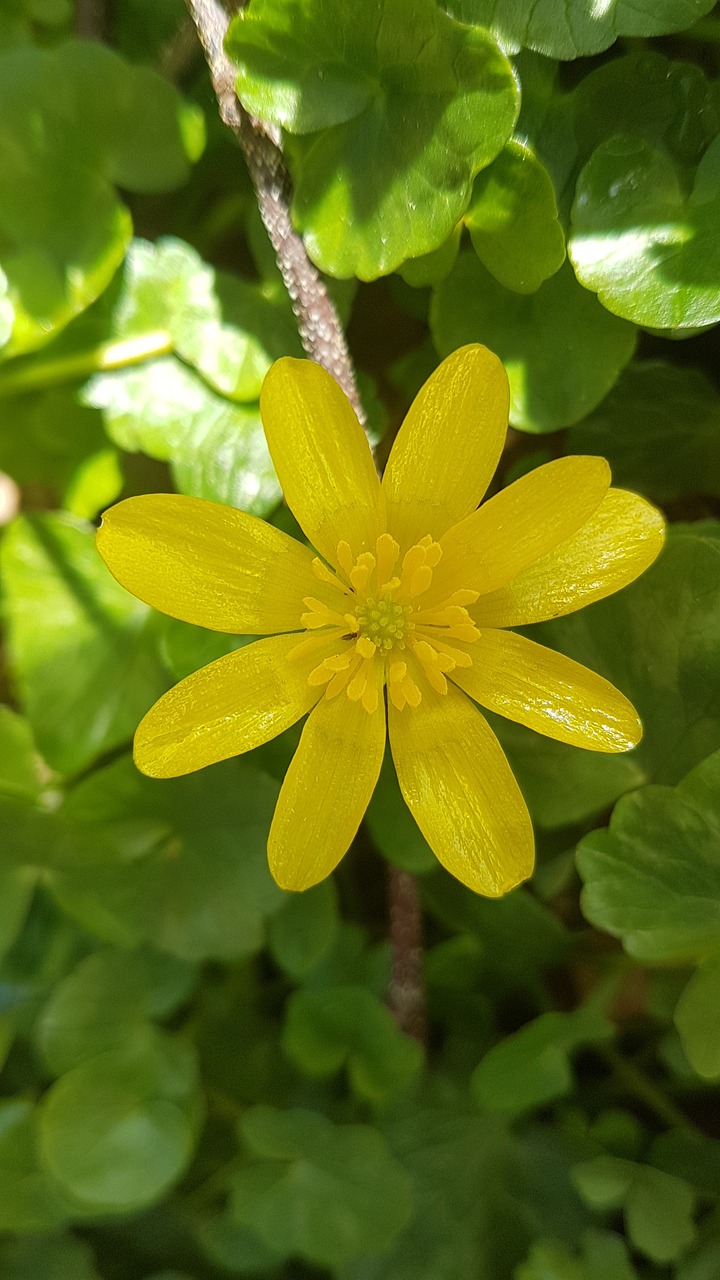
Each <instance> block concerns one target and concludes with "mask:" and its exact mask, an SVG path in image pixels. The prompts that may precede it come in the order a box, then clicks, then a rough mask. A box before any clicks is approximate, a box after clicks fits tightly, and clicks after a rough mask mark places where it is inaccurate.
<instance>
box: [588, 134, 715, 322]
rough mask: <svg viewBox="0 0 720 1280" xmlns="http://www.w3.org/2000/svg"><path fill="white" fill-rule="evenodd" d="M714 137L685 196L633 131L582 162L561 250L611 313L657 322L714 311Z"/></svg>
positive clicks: (702, 317)
mask: <svg viewBox="0 0 720 1280" xmlns="http://www.w3.org/2000/svg"><path fill="white" fill-rule="evenodd" d="M719 216H720V138H718V139H716V140H715V142H713V143H712V144H711V146H710V147H709V148H708V150H707V152H706V153H705V155H704V156H703V159H702V160H701V162H700V165H699V167H698V171H697V174H696V176H695V184H694V187H693V189H692V191H691V193H690V195H688V196H687V197H686V196H685V194H684V191H683V186H682V183H681V178H680V175H679V174H678V173H677V171H676V169H675V168H674V166H673V164H672V161H671V160H670V159H669V158H668V156H667V155H665V154H664V153H663V152H661V151H659V150H657V149H656V148H654V147H652V146H650V145H649V144H647V143H645V142H642V141H640V140H639V139H637V138H634V137H629V136H625V137H618V138H613V139H611V140H610V141H609V142H606V143H604V144H603V145H602V146H601V147H598V149H597V151H596V152H595V153H594V155H593V156H592V157H591V159H590V160H589V162H588V164H587V165H586V166H585V168H584V169H583V171H582V173H581V175H580V178H579V180H578V185H577V189H576V194H575V203H574V205H573V212H572V235H571V238H570V242H569V246H568V248H569V253H570V257H571V259H572V262H573V266H574V268H575V271H576V272H577V276H578V279H579V280H580V282H581V283H582V284H583V285H585V287H586V288H587V289H592V290H593V291H594V292H595V293H597V295H598V297H599V299H600V301H601V302H602V303H603V305H604V306H606V307H607V308H608V309H609V310H610V311H613V312H614V313H615V314H616V315H619V316H624V317H625V318H626V319H628V320H633V321H635V323H636V324H642V325H649V326H651V327H653V328H656V329H687V328H696V327H698V326H704V325H709V324H715V323H717V321H718V320H720V284H719V283H718V277H719V276H720V246H718V241H717V236H716V234H715V232H716V227H717V221H718V217H719Z"/></svg>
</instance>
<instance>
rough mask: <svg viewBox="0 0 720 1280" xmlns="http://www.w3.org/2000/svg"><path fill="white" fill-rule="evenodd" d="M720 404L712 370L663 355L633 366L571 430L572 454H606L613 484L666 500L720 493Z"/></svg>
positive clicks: (570, 444)
mask: <svg viewBox="0 0 720 1280" xmlns="http://www.w3.org/2000/svg"><path fill="white" fill-rule="evenodd" d="M718 440H720V404H719V403H718V395H717V391H716V390H715V388H714V387H713V386H712V384H711V382H710V381H709V380H708V379H707V378H706V376H705V375H704V374H703V373H701V372H700V371H699V370H696V369H683V368H680V367H678V366H677V365H674V364H667V363H665V362H664V361H660V360H647V361H643V362H642V363H639V364H631V365H628V367H627V369H625V370H624V371H623V372H622V373H621V375H620V378H619V380H618V382H617V383H616V385H615V386H614V387H613V389H612V391H611V392H610V394H609V395H608V396H607V397H606V399H605V400H603V402H602V404H601V405H600V406H599V407H598V408H597V409H596V410H595V412H594V413H593V414H591V415H590V416H589V417H588V418H586V419H585V420H584V421H583V422H580V423H578V424H577V425H576V426H575V427H573V428H572V429H571V431H570V434H569V436H568V441H567V449H568V453H593V454H600V455H601V456H602V457H605V458H607V460H608V462H609V463H610V465H611V467H612V471H613V483H614V484H616V485H617V486H619V487H621V488H630V489H633V490H635V491H638V492H640V493H642V494H645V495H646V496H647V497H648V498H652V499H654V500H655V501H656V502H667V501H671V500H672V499H673V498H679V497H682V496H683V495H685V494H695V493H708V494H713V495H720V455H719V452H718Z"/></svg>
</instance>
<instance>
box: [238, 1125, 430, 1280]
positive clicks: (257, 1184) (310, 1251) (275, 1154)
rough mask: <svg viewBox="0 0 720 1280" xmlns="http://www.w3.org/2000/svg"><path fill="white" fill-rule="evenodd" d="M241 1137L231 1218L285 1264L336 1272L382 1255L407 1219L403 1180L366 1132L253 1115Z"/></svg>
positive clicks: (380, 1143)
mask: <svg viewBox="0 0 720 1280" xmlns="http://www.w3.org/2000/svg"><path fill="white" fill-rule="evenodd" d="M241 1132H242V1137H243V1140H244V1143H245V1145H246V1147H247V1149H248V1151H249V1153H250V1155H251V1157H252V1163H248V1164H247V1165H246V1166H245V1167H241V1168H240V1170H239V1171H238V1172H237V1173H236V1174H235V1176H234V1178H233V1182H232V1192H231V1214H232V1217H233V1219H234V1221H235V1222H236V1223H237V1224H238V1225H239V1226H241V1227H242V1226H244V1227H250V1228H252V1230H253V1231H255V1232H256V1233H257V1235H258V1236H259V1237H260V1239H261V1240H263V1241H264V1242H265V1243H266V1244H267V1245H268V1246H270V1247H271V1248H272V1249H274V1250H276V1251H277V1252H278V1253H281V1254H282V1255H284V1256H285V1257H288V1256H292V1255H299V1256H300V1257H303V1258H306V1259H307V1260H308V1261H310V1262H314V1263H316V1264H318V1265H320V1266H330V1267H335V1266H339V1265H341V1264H343V1263H347V1262H350V1261H351V1260H352V1259H353V1258H356V1257H359V1256H361V1255H363V1254H366V1253H371V1254H372V1253H378V1252H380V1251H381V1250H385V1249H387V1248H388V1247H389V1246H390V1245H391V1244H392V1243H393V1241H394V1239H395V1237H396V1236H397V1235H398V1233H399V1232H400V1231H401V1230H402V1228H403V1227H404V1226H405V1225H406V1223H407V1221H408V1219H409V1218H410V1215H411V1212H412V1193H411V1187H410V1181H409V1179H408V1177H407V1174H406V1173H405V1172H404V1170H403V1169H402V1168H401V1167H400V1165H399V1164H398V1163H397V1161H395V1160H394V1159H393V1158H392V1156H391V1155H390V1152H389V1151H388V1149H387V1145H386V1143H385V1142H384V1140H383V1138H382V1137H381V1135H380V1134H379V1133H378V1132H377V1131H376V1130H374V1129H371V1128H370V1127H369V1126H366V1125H334V1124H332V1123H331V1122H330V1121H329V1120H327V1119H325V1117H324V1116H321V1115H318V1114H317V1113H315V1112H311V1111H301V1110H293V1111H277V1110H274V1109H273V1108H271V1107H253V1108H251V1109H250V1110H249V1111H247V1112H246V1113H245V1115H244V1117H243V1119H242V1122H241Z"/></svg>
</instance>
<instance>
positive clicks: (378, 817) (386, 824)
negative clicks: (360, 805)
mask: <svg viewBox="0 0 720 1280" xmlns="http://www.w3.org/2000/svg"><path fill="white" fill-rule="evenodd" d="M365 821H366V822H367V825H368V829H369V831H370V835H371V836H372V838H373V840H374V842H375V844H376V845H377V847H378V849H379V850H380V852H381V853H382V855H383V857H385V858H387V860H388V862H391V863H392V864H393V865H394V866H396V867H402V868H403V870H404V871H412V872H413V873H414V874H417V875H422V874H423V873H424V872H426V871H434V870H435V868H436V867H437V858H436V857H435V854H434V853H433V851H432V849H431V848H430V845H429V844H428V842H427V840H426V839H425V837H424V835H423V834H422V832H421V831H420V828H419V827H418V825H417V823H416V821H415V819H414V818H413V816H412V814H411V812H410V810H409V809H408V807H407V805H406V803H405V801H404V800H403V798H402V795H401V793H400V786H399V784H398V780H397V774H396V773H395V766H394V764H393V762H392V756H391V755H390V752H389V751H386V753H385V758H384V760H383V764H382V769H381V770H380V777H379V779H378V782H377V785H376V787H375V790H374V792H373V795H372V799H371V801H370V805H369V807H368V811H367V813H366V815H365Z"/></svg>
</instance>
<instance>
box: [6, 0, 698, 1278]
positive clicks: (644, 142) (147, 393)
mask: <svg viewBox="0 0 720 1280" xmlns="http://www.w3.org/2000/svg"><path fill="white" fill-rule="evenodd" d="M0 8H2V12H1V13H0V107H1V109H0V626H1V631H2V635H1V644H0V1274H2V1276H3V1278H4V1277H7V1278H8V1280H37V1277H39V1276H48V1277H52V1280H223V1277H234V1276H237V1277H245V1276H247V1277H252V1276H257V1277H266V1278H267V1280H291V1277H292V1280H311V1278H312V1280H325V1277H327V1278H328V1280H716V1277H717V1276H718V1274H720V1145H719V1144H718V1133H719V1132H720V1103H719V1097H720V1095H719V1093H718V1086H719V1085H720V1018H719V1017H718V1008H719V1007H720V861H719V859H718V848H719V847H720V829H719V828H720V823H719V821H718V813H719V812H720V674H719V673H720V602H719V600H718V585H719V584H720V537H719V536H718V530H719V529H720V522H719V520H718V517H719V515H720V508H719V507H718V496H719V494H720V463H719V461H718V459H720V408H719V406H720V400H719V398H718V365H717V332H718V329H717V325H718V322H719V321H720V258H719V254H718V231H717V228H718V225H720V187H719V186H718V174H719V173H720V150H719V149H718V148H719V147H720V141H719V136H720V112H719V110H718V101H719V100H718V90H717V80H718V73H719V72H720V18H719V17H718V13H717V10H713V7H712V5H711V3H710V0H657V2H656V3H654V4H645V5H644V6H643V5H640V6H638V5H636V4H630V3H627V2H626V0H611V2H610V0H609V2H608V3H603V4H596V3H593V4H591V3H585V0H568V2H567V3H560V0H543V2H542V3H539V4H536V5H528V4H521V3H519V2H518V3H515V2H514V0H494V2H493V3H491V2H490V0H447V3H439V2H438V0H422V2H420V0H412V2H411V0H360V2H357V0H356V2H355V3H352V4H351V3H349V0H282V3H281V0H250V3H249V4H248V5H247V6H246V7H245V8H244V10H243V12H242V13H241V14H240V15H238V16H237V17H236V18H235V19H234V21H233V23H232V26H231V30H230V34H229V38H228V42H227V49H228V52H229V55H230V57H231V59H232V60H233V63H234V66H235V68H236V74H237V77H238V79H237V84H238V92H239V94H240V97H241V100H242V102H243V103H244V105H245V107H246V108H247V109H248V110H249V111H250V112H251V113H252V114H253V115H255V116H257V117H260V118H261V119H262V120H264V121H265V122H266V123H267V124H268V125H269V126H271V127H273V128H275V129H276V130H278V132H279V136H280V137H281V139H282V144H283V148H284V151H285V155H286V159H287V162H288V166H289V169H290V172H291V177H292V181H293V191H294V194H293V206H292V216H293V218H294V221H295V225H296V227H297V230H298V231H299V232H300V233H301V235H302V236H303V238H304V242H305V245H306V248H307V251H308V253H309V255H310V258H311V259H312V260H313V261H314V262H315V263H316V264H317V265H318V267H319V268H320V269H321V270H322V271H323V272H324V273H325V280H326V282H327V284H328V287H329V289H330V291H331V293H332V296H333V297H334V298H335V299H336V301H337V303H338V306H339V309H340V312H341V315H342V319H343V323H344V325H345V326H346V329H347V333H348V339H349V345H350V349H351V352H352V355H353V357H354V359H355V361H356V364H357V366H358V369H359V373H360V385H361V391H362V395H363V399H364V401H365V404H366V408H367V409H368V414H369V418H370V423H371V431H372V436H373V440H374V441H375V442H379V447H378V456H379V458H380V460H381V462H382V460H383V459H384V458H385V457H386V456H387V452H388V451H389V447H390V443H391V441H392V437H393V434H394V432H395V430H396V428H397V425H398V423H399V422H400V421H401V419H402V417H403V415H404V413H405V411H406V409H407V406H408V404H409V402H410V399H411V398H412V396H413V395H414V394H415V392H416V391H417V389H418V388H419V386H420V384H421V383H422V381H423V380H424V379H425V378H426V377H427V376H428V375H429V374H430V373H431V372H432V370H433V369H434V368H435V367H436V366H437V364H438V363H439V361H440V359H441V357H443V356H444V355H446V354H448V353H450V352H451V351H453V350H455V349H456V348H457V347H458V346H460V345H462V344H464V343H467V342H482V343H485V344H487V345H488V346H489V347H491V348H492V349H493V350H494V351H495V352H497V354H498V355H499V356H500V357H501V358H502V359H503V361H504V362H505V364H506V367H507V371H508V376H509V380H510V388H511V409H510V420H511V426H512V428H513V429H512V431H511V433H510V435H509V439H508V446H507V449H506V452H505V454H504V456H503V460H502V463H501V466H500V469H499V472H498V478H497V480H496V481H495V482H494V483H495V484H496V487H498V488H501V487H503V486H505V485H507V484H509V483H511V482H512V481H513V480H514V479H516V478H518V477H519V476H522V475H524V474H526V473H527V472H530V471H532V470H533V469H534V468H535V467H537V466H540V465H542V464H543V463H546V462H549V461H550V460H551V459H553V458H557V457H562V456H564V455H566V454H593V455H600V456H603V457H605V458H607V459H608V460H609V462H610V464H611V467H612V471H613V483H614V484H615V485H616V486H619V487H625V488H628V489H631V490H633V491H635V492H638V493H640V494H642V495H643V496H644V497H646V498H647V499H649V500H650V501H652V502H655V503H657V504H661V505H662V507H663V510H664V512H665V514H666V516H667V518H668V521H669V525H670V528H669V532H668V537H667V542H666V546H665V549H664V550H663V552H662V554H661V556H660V557H659V559H658V560H657V562H656V563H655V564H654V565H653V566H652V567H651V568H650V570H649V571H648V572H647V573H646V574H645V575H643V576H642V577H641V578H639V579H638V580H637V581H636V582H634V583H632V584H631V585H630V586H628V587H627V588H626V589H625V590H623V591H622V592H620V593H618V594H617V595H614V596H611V597H609V598H607V599H604V600H601V601H599V602H597V603H595V604H593V605H591V606H590V607H589V608H587V609H584V610H582V611H578V612H576V613H573V614H570V615H568V616H564V617H559V618H554V619H550V620H548V621H545V622H542V623H540V624H538V625H537V626H535V627H534V628H533V632H532V638H533V639H534V640H539V641H540V642H541V643H543V644H545V645H548V646H550V647H551V648H554V649H557V650H559V651H561V652H562V653H564V654H567V655H568V656H569V657H571V658H573V659H575V660H577V661H579V662H581V663H584V664H585V665H587V666H589V667H591V668H592V669H593V670H595V671H597V672H598V673H600V674H601V675H603V676H604V677H606V678H607V679H609V680H611V681H612V682H613V683H614V684H616V685H617V686H618V687H619V688H620V689H621V690H622V692H623V693H624V694H626V695H627V697H628V698H630V699H631V700H632V702H633V703H634V705H635V706H637V708H638V710H639V713H640V715H641V717H642V720H643V723H644V737H643V740H642V741H641V742H640V744H639V745H638V746H637V747H636V749H635V750H634V751H632V752H629V753H627V754H624V755H602V754H595V753H594V752H590V751H580V750H576V749H573V748H570V747H568V746H565V745H563V744H561V743H557V742H553V741H550V740H548V739H546V738H541V737H539V736H538V735H536V734H533V733H532V732H531V731H530V730H528V729H524V728H522V727H521V726H518V725H513V724H510V723H508V722H507V721H502V722H501V721H500V720H499V719H497V718H496V717H495V718H493V728H495V729H496V731H497V733H498V735H499V736H500V737H501V740H502V745H503V747H504V749H505V750H506V751H507V753H508V756H509V757H510V759H511V762H512V766H513V769H514V771H515V773H516V775H517V777H518V779H519V781H520V783H521V786H522V789H523V792H524V794H525V797H526V799H527V802H528V805H529V807H530V810H531V814H532V818H533V822H534V827H535V832H536V839H537V846H538V867H537V872H536V874H535V876H534V878H533V879H532V881H530V882H529V884H528V885H526V886H523V887H522V888H520V889H518V890H516V891H515V892H513V893H512V894H510V895H509V896H508V897H506V898H504V899H500V900H498V901H490V900H486V899H483V898H479V897H475V896H473V895H472V894H470V893H469V892H468V891H466V890H465V889H464V888H463V887H462V886H461V885H460V884H458V883H457V882H456V881H454V880H452V879H451V877H449V876H448V875H447V874H446V873H445V872H444V871H443V870H442V869H440V868H438V864H437V862H436V860H435V858H434V856H433V855H432V853H431V851H430V849H429V846H428V845H427V843H426V842H425V840H424V838H423V836H422V834H421V832H420V831H419V829H418V828H417V827H416V826H415V824H414V821H413V819H412V817H411V816H410V813H409V810H408V809H407V807H406V805H405V803H404V801H403V799H402V796H401V794H400V790H399V787H398V783H397V779H396V777H395V773H394V770H393V767H392V763H391V760H390V758H389V756H388V758H387V759H386V760H385V763H384V765H383V768H382V771H381V775H380V780H379V783H378V786H377V789H376V792H375V795H374V797H373V801H372V803H371V805H370V808H369V810H368V814H367V819H366V821H365V822H364V824H363V826H362V828H361V830H360V833H359V835H358V837H357V839H356V841H355V844H354V846H353V849H352V851H351V853H350V855H349V856H348V858H346V859H345V861H344V863H343V865H342V868H341V869H340V870H339V871H338V872H337V873H336V875H335V876H334V877H333V878H332V880H329V881H327V882H325V883H323V884H321V885H319V886H317V887H316V888H314V889H312V890H310V891H309V892H308V893H306V894H287V893H283V892H281V891H280V890H279V889H278V888H277V886H276V885H275V883H274V881H273V880H272V879H271V877H270V874H269V872H268V868H267V860H266V845H267V838H268V831H269V827H270V823H271V820H272V814H273V810H274V807H275V803H276V800H277V795H278V791H279V787H280V785H281V783H282V780H283V777H284V774H285V770H286V768H287V764H288V761H289V759H290V758H291V755H292V752H293V750H294V748H295V745H296V743H297V739H298V732H299V727H298V728H296V729H292V730H289V731H288V732H287V734H285V735H283V736H281V737H280V738H279V739H277V740H276V741H274V742H273V743H272V744H269V745H268V746H267V747H263V748H259V749H258V750H257V751H256V752H254V753H252V754H251V755H249V756H247V757H245V758H243V759H240V760H230V761H227V762H224V763H222V764H219V765H215V766H213V767H211V768H210V769H207V770H205V771H202V772H199V773H197V774H194V775H190V776H187V777H184V778H177V779H171V780H168V781H162V782H159V781H153V780H152V779H149V778H146V777H143V776H141V775H140V774H139V773H138V771H137V770H136V768H135V766H134V764H133V762H132V754H131V745H132V735H133V732H134V730H135V728H136V726H137V724H138V721H139V720H140V719H141V717H142V716H143V715H144V713H145V712H146V711H147V709H148V708H149V707H150V706H151V705H152V703H153V702H154V701H155V700H156V699H157V698H158V697H159V696H160V695H161V694H162V692H163V691H164V690H165V689H167V688H169V687H170V685H172V684H173V683H175V682H176V681H177V680H179V679H182V678H183V677H184V676H186V675H188V674H189V673H190V672H192V671H194V670H196V669H197V668H198V667H200V666H202V665H203V664H205V663H209V662H212V661H214V660H216V659H218V658H221V657H222V656H223V655H226V654H229V653H231V652H232V651H233V650H234V649H235V648H236V647H237V646H238V644H240V643H244V640H243V641H241V640H239V639H238V638H237V637H233V636H229V635H224V634H222V633H216V632H205V631H202V630H200V629H198V628H196V627H193V626H190V625H188V624H186V623H183V622H180V621H177V620H175V619H172V618H168V617H165V616H160V615H159V614H157V613H154V612H153V610H151V609H150V608H149V607H148V606H146V605H144V604H142V603H141V602H139V601H137V600H135V599H134V598H133V597H131V596H130V595H128V594H127V593H126V592H125V591H124V590H123V589H122V588H121V587H120V586H119V585H118V583H117V582H116V581H115V580H114V579H113V578H112V577H111V576H110V575H109V573H108V572H107V570H106V569H105V568H104V566H103V563H102V561H101V560H100V559H99V557H98V556H97V555H96V552H95V548H94V531H95V527H96V524H97V519H98V516H99V513H100V512H101V511H102V510H103V509H104V508H105V507H106V506H107V505H109V504H111V503H113V502H115V501H116V500H117V499H118V498H120V497H125V496H129V495H135V494H142V493H154V492H165V491H172V490H177V491H179V492H181V493H184V494H187V495H191V496H197V497H203V498H207V499H211V500H214V501H221V502H225V503H229V504H230V505H233V506H236V507H238V508H239V509H240V510H243V511H247V512H250V513H252V514H254V515H258V516H261V517H263V518H266V519H270V520H272V521H273V522H274V523H276V524H277V525H278V526H279V527H280V528H282V529H283V530H284V531H286V532H290V533H293V534H295V535H298V532H299V531H298V529H297V526H295V525H294V522H293V520H292V517H290V515H289V512H288V510H287V508H284V507H283V506H281V505H279V504H280V499H281V494H280V488H279V485H278V481H277V478H276V476H275V474H274V471H273V468H272V464H271V461H270V457H269V454H268V451H267V446H266V444H265V438H264V434H263V432H262V427H261V422H260V417H259V404H258V400H259V393H260V388H261V385H262V381H263V378H264V376H265V374H266V372H267V370H268V368H269V367H270V365H271V364H272V363H273V361H274V360H275V359H277V358H278V357H280V356H283V355H291V356H301V355H302V346H301V344H300V340H299V338H298V333H297V323H296V319H295V316H294V314H293V307H292V301H291V300H290V299H289V298H288V296H287V293H286V291H285V288H284V285H283V281H282V276H281V274H280V272H279V271H278V269H277V266H276V264H275V261H274V256H273V252H272V249H271V247H270V244H269V241H268V239H267V236H266V235H265V232H264V231H263V229H262V225H261V222H260V219H259V217H258V214H257V210H256V208H255V202H254V197H253V194H252V191H251V185H250V182H249V180H248V178H247V176H246V174H245V173H244V171H243V167H242V158H241V155H240V153H239V151H238V150H237V148H236V147H235V144H234V142H233V140H232V138H231V137H230V136H229V135H227V136H226V131H225V130H224V129H223V127H222V126H221V124H220V122H219V120H218V118H217V114H216V110H215V105H214V99H213V94H212V89H211V85H210V82H209V80H208V78H207V74H206V72H205V69H204V64H203V60H202V56H201V54H200V50H199V47H198V46H197V45H196V43H195V42H194V41H193V39H191V38H189V37H190V36H192V32H191V31H189V30H188V27H187V18H186V8H185V5H184V4H183V3H182V0H145V3H140V0H115V3H113V4H112V5H110V4H100V5H98V6H96V8H97V11H98V13H100V14H101V17H102V19H103V22H102V30H101V31H100V35H101V36H102V38H101V39H99V40H89V39H83V38H78V36H77V33H76V31H77V23H76V17H77V16H78V15H79V14H80V10H81V9H84V8H85V6H82V5H78V6H74V5H71V4H70V3H68V2H67V0H6V2H5V4H4V5H2V6H0ZM206 139H207V142H206ZM381 277H387V278H386V279H381ZM673 339H681V340H682V341H673ZM538 435H541V436H542V437H543V438H542V439H541V440H538V439H534V438H533V437H535V436H538ZM388 866H392V867H395V868H400V869H403V870H406V871H410V872H412V873H413V874H414V875H416V876H417V877H418V881H419V885H420V893H421V899H422V905H423V916H424V927H425V953H424V967H425V977H426V982H427V999H428V1018H429V1035H428V1049H427V1052H425V1051H423V1050H422V1049H421V1048H420V1046H419V1045H418V1044H417V1042H416V1041H415V1040H413V1039H411V1038H409V1037H408V1036H407V1035H404V1034H403V1033H402V1032H401V1031H400V1030H399V1029H398V1027H397V1024H396V1022H395V1020H394V1018H393V1016H392V1014H391V1012H390V1010H389V1008H388V999H387V996H388V990H389V986H390V983H391V978H392V955H391V952H390V948H389V945H388V921H387V903H386V895H385V885H386V876H387V868H388Z"/></svg>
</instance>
